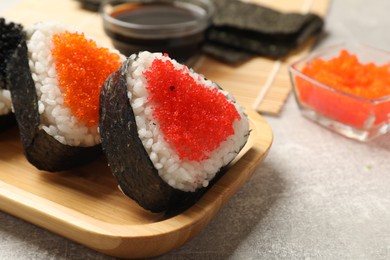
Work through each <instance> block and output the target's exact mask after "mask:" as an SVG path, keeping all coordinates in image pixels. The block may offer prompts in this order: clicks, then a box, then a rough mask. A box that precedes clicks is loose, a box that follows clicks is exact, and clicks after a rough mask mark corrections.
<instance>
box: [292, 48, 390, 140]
mask: <svg viewBox="0 0 390 260" xmlns="http://www.w3.org/2000/svg"><path fill="white" fill-rule="evenodd" d="M324 56H325V54H324ZM389 61H390V60H389ZM298 66H299V65H298V64H295V65H293V66H292V69H293V70H294V69H296V68H297V67H298ZM389 68H390V63H389V62H387V63H384V64H381V65H378V64H375V63H374V62H362V61H360V60H359V56H358V55H357V54H354V53H351V52H350V51H347V50H346V49H341V50H340V51H339V52H338V55H337V56H335V57H333V58H330V59H325V58H322V57H317V58H314V59H312V60H310V61H306V62H305V63H304V65H303V66H302V68H301V69H300V73H297V74H295V75H294V76H293V77H294V78H293V81H294V83H295V88H296V89H295V90H296V94H297V99H298V101H299V103H300V104H301V105H303V106H305V107H309V108H311V109H313V110H314V111H316V113H318V114H319V115H322V116H325V117H327V118H329V119H331V120H334V121H337V122H340V123H342V124H344V125H348V126H352V127H354V128H356V129H363V130H365V129H370V128H372V127H376V126H379V125H381V124H382V125H383V124H387V123H388V120H389V119H388V114H389V112H390V102H386V97H388V96H390V71H389ZM364 138H365V137H364Z"/></svg>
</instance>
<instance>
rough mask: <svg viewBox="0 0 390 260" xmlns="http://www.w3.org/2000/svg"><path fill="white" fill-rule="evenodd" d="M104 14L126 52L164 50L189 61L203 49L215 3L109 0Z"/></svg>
mask: <svg viewBox="0 0 390 260" xmlns="http://www.w3.org/2000/svg"><path fill="white" fill-rule="evenodd" d="M100 14H101V15H102V17H103V27H104V31H105V32H106V34H107V35H108V36H109V37H110V38H111V40H112V42H113V45H114V47H115V48H116V49H118V50H119V51H120V52H121V53H122V54H124V55H126V56H130V55H131V54H133V53H137V52H139V51H150V52H163V53H167V54H168V55H169V57H171V58H173V59H176V60H177V61H178V62H181V63H186V64H188V63H189V61H191V59H193V57H195V56H197V55H198V54H199V52H200V50H201V46H202V43H203V41H204V38H205V31H206V30H207V28H208V27H209V26H210V24H211V21H212V16H213V14H214V7H213V5H212V3H211V2H210V1H209V0H105V1H103V2H102V4H101V6H100Z"/></svg>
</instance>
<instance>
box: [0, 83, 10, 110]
mask: <svg viewBox="0 0 390 260" xmlns="http://www.w3.org/2000/svg"><path fill="white" fill-rule="evenodd" d="M11 108H12V101H11V93H10V91H9V90H7V89H1V90H0V116H4V115H7V114H9V113H11Z"/></svg>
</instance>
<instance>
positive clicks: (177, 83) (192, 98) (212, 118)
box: [144, 59, 240, 161]
mask: <svg viewBox="0 0 390 260" xmlns="http://www.w3.org/2000/svg"><path fill="white" fill-rule="evenodd" d="M144 75H145V77H146V79H147V84H148V85H147V90H148V92H149V101H150V102H152V104H153V105H154V108H153V109H154V111H153V113H154V114H153V116H154V118H155V119H157V120H158V122H159V124H160V128H161V131H162V133H163V135H164V138H165V140H166V141H167V142H168V144H170V145H172V146H173V147H174V149H176V152H177V154H178V155H179V157H180V159H181V160H183V159H188V160H191V161H202V160H204V159H207V158H208V155H207V154H208V153H209V152H212V151H214V150H215V149H216V148H218V147H219V145H220V144H221V142H223V141H224V140H226V139H227V138H228V137H229V136H230V135H232V134H234V129H233V122H234V120H235V119H240V115H239V114H238V112H237V110H236V108H235V106H234V104H233V103H232V102H230V101H228V100H227V99H226V97H225V96H224V95H223V94H222V93H220V92H219V91H218V90H217V89H216V88H208V87H206V86H203V85H201V84H199V83H197V82H196V81H195V80H194V78H193V77H191V75H189V71H188V68H187V67H183V68H182V69H175V67H174V65H173V64H172V62H170V61H169V60H166V61H163V60H160V59H155V60H154V61H153V63H152V65H151V66H150V68H149V69H148V70H147V71H145V72H144Z"/></svg>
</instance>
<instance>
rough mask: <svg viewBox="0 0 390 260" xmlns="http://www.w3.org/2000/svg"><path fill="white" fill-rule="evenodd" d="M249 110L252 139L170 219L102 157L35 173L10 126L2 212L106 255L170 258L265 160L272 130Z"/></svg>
mask: <svg viewBox="0 0 390 260" xmlns="http://www.w3.org/2000/svg"><path fill="white" fill-rule="evenodd" d="M247 112H248V115H249V118H250V125H251V135H250V138H249V140H248V143H247V145H246V146H245V147H244V149H243V150H242V152H241V153H240V154H239V156H238V158H237V159H236V160H235V161H234V163H233V165H232V166H231V167H230V168H229V169H228V171H227V173H226V174H225V175H224V176H223V177H222V178H221V179H220V180H218V182H217V183H216V184H215V185H214V186H212V187H211V189H210V190H208V191H207V192H206V194H205V195H204V196H203V197H201V199H200V200H199V201H198V202H197V203H196V204H195V205H193V206H192V207H190V208H189V209H187V210H186V211H184V212H182V213H180V214H176V215H172V216H168V215H166V214H164V213H159V214H156V213H151V212H149V211H146V210H144V209H142V208H141V207H140V206H139V205H138V204H136V203H135V202H134V201H132V200H131V199H129V198H128V197H126V196H125V195H123V194H122V193H121V192H120V191H119V189H117V187H116V182H115V180H114V178H113V176H112V174H111V172H110V170H109V168H108V166H107V162H106V161H105V159H104V158H103V157H102V158H100V159H98V160H96V161H94V162H92V163H91V164H89V165H87V166H84V167H82V168H78V169H75V170H72V171H68V172H62V173H48V172H44V171H39V170H37V169H36V168H34V167H33V166H31V165H30V164H29V163H28V162H27V160H26V159H25V158H24V155H23V151H22V146H21V143H20V140H19V136H18V133H17V132H18V131H17V129H16V128H12V129H9V130H7V131H6V132H4V133H2V134H1V135H0V142H1V144H2V145H1V146H0V167H1V168H0V169H1V170H0V209H1V210H3V211H6V212H8V213H10V214H13V215H15V216H17V217H20V218H22V219H24V220H26V221H29V222H31V223H34V224H36V225H38V226H41V227H43V228H46V229H48V230H50V231H52V232H54V233H57V234H59V235H62V236H64V237H67V238H69V239H72V240H74V241H76V242H79V243H81V244H83V245H85V246H88V247H90V248H92V249H95V250H97V251H99V252H102V253H105V254H108V255H112V256H117V257H126V258H139V257H151V256H156V255H161V254H164V253H166V252H169V251H170V250H172V249H175V248H177V247H179V246H181V245H183V244H184V243H186V242H187V241H188V240H190V239H191V238H193V237H194V236H195V235H196V234H198V233H199V231H200V230H202V229H203V228H204V227H205V225H206V224H207V223H208V222H209V221H210V220H211V219H212V218H213V216H214V215H215V214H216V213H217V212H218V211H219V209H220V208H221V207H222V206H223V205H224V204H225V203H226V202H227V201H228V200H229V198H230V197H231V196H233V195H234V194H235V193H236V192H237V191H238V190H239V189H240V187H241V186H242V185H243V184H244V183H245V182H247V181H248V180H249V178H250V177H251V175H252V173H253V172H254V170H255V168H256V167H257V165H258V164H259V163H260V162H261V161H262V160H263V159H264V158H265V157H266V155H267V153H268V151H269V149H270V147H271V144H272V131H271V129H270V127H269V125H268V124H267V123H266V122H265V121H264V120H263V119H262V117H261V116H260V115H259V114H258V113H257V112H254V111H250V110H248V111H247Z"/></svg>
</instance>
